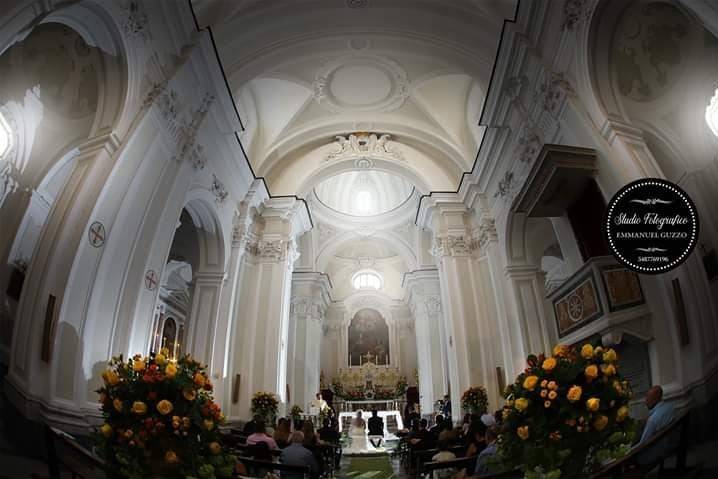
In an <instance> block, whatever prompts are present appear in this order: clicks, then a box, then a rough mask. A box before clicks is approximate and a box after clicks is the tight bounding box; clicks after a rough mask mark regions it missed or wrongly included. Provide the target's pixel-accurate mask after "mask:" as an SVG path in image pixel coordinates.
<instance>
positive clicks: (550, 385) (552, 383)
mask: <svg viewBox="0 0 718 479" xmlns="http://www.w3.org/2000/svg"><path fill="white" fill-rule="evenodd" d="M548 388H549V389H550V390H551V391H555V390H557V389H558V384H556V381H549V383H548Z"/></svg>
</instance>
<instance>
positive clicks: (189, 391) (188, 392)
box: [182, 389, 197, 401]
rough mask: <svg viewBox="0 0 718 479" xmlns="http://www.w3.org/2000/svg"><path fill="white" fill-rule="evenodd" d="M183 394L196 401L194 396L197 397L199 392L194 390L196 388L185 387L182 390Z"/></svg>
mask: <svg viewBox="0 0 718 479" xmlns="http://www.w3.org/2000/svg"><path fill="white" fill-rule="evenodd" d="M182 396H184V398H185V399H186V400H188V401H194V398H196V397H197V393H196V392H194V389H184V390H183V391H182Z"/></svg>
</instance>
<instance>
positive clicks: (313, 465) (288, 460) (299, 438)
mask: <svg viewBox="0 0 718 479" xmlns="http://www.w3.org/2000/svg"><path fill="white" fill-rule="evenodd" d="M306 422H308V421H305V423H306ZM304 440H305V437H304V434H302V432H301V431H294V432H293V433H292V436H291V444H290V445H289V446H287V447H285V448H284V449H283V450H282V454H281V455H280V456H279V462H281V463H282V464H288V465H290V466H309V469H310V474H311V476H312V477H316V476H317V475H318V474H319V464H318V463H317V460H316V459H315V458H314V454H312V451H310V450H309V449H307V448H306V447H304V446H303V445H302V443H304ZM282 477H283V478H289V479H303V475H302V474H299V473H287V472H283V473H282Z"/></svg>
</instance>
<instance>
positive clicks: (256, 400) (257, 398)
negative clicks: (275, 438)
mask: <svg viewBox="0 0 718 479" xmlns="http://www.w3.org/2000/svg"><path fill="white" fill-rule="evenodd" d="M278 409H279V399H277V395H276V394H274V393H270V392H264V391H259V392H256V393H254V396H252V414H253V415H254V416H259V417H261V418H262V419H264V420H265V421H266V422H267V423H269V424H274V421H275V419H276V418H277V410H278Z"/></svg>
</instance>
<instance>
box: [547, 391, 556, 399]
mask: <svg viewBox="0 0 718 479" xmlns="http://www.w3.org/2000/svg"><path fill="white" fill-rule="evenodd" d="M556 396H558V393H557V392H556V391H550V392H549V393H548V398H549V399H550V400H552V401H553V400H554V399H556Z"/></svg>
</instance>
